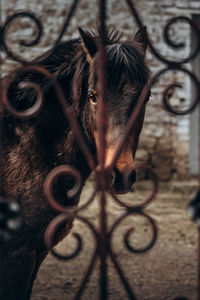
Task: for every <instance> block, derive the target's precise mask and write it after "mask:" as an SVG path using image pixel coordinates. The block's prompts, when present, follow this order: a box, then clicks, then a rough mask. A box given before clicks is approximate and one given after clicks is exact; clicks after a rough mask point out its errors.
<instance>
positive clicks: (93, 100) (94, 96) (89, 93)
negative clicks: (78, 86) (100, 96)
mask: <svg viewBox="0 0 200 300" xmlns="http://www.w3.org/2000/svg"><path fill="white" fill-rule="evenodd" d="M88 99H89V100H90V102H91V103H92V104H96V103H97V98H96V95H95V94H94V93H93V92H88Z"/></svg>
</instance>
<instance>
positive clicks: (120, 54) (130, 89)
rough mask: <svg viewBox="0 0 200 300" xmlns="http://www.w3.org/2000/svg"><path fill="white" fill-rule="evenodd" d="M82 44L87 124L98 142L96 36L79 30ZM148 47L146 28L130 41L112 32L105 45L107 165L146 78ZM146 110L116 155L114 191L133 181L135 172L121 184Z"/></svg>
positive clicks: (135, 145)
mask: <svg viewBox="0 0 200 300" xmlns="http://www.w3.org/2000/svg"><path fill="white" fill-rule="evenodd" d="M80 34H81V39H82V45H83V48H84V51H85V52H86V55H87V61H88V63H89V66H90V68H89V78H88V100H87V101H88V103H89V116H88V118H89V125H90V129H91V130H92V133H93V136H94V139H95V142H96V146H97V148H98V145H97V121H96V119H97V107H98V90H97V43H96V42H97V38H95V37H93V36H92V35H91V34H90V33H85V32H84V31H83V30H82V29H80ZM146 47H147V34H146V29H145V28H142V29H141V30H139V31H138V32H137V33H136V35H135V37H134V38H132V40H129V41H121V37H119V36H117V34H116V33H112V34H111V36H110V37H109V38H108V40H107V45H106V56H107V64H106V81H107V95H106V101H107V111H108V130H107V137H106V138H107V149H106V167H109V164H110V162H111V160H112V157H113V153H114V151H115V147H116V145H117V142H118V141H119V138H120V136H121V135H123V133H124V129H125V126H126V124H127V121H128V119H129V117H130V115H131V112H132V111H133V110H134V107H135V105H136V103H137V99H138V97H139V95H140V93H141V91H142V88H143V87H144V85H145V83H146V82H147V80H148V76H149V71H148V68H147V67H146V65H145V63H144V56H145V51H146ZM144 113H145V105H144V106H143V108H142V110H141V112H140V114H139V115H138V117H137V121H136V122H135V126H134V128H133V130H132V134H131V136H130V137H129V139H128V141H127V142H126V144H125V145H124V148H123V151H122V152H121V154H120V156H119V157H118V159H117V161H116V164H115V168H114V176H113V186H114V189H115V191H116V192H118V193H124V192H127V190H128V189H130V187H131V186H132V184H133V183H134V182H135V180H136V174H135V172H132V173H131V174H130V175H129V186H128V187H127V186H126V188H125V187H124V184H123V172H124V171H125V169H126V168H127V167H128V166H130V165H132V164H133V161H134V156H135V152H136V149H137V146H138V140H139V135H140V131H141V129H142V125H143V120H144Z"/></svg>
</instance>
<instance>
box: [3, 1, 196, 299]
mask: <svg viewBox="0 0 200 300" xmlns="http://www.w3.org/2000/svg"><path fill="white" fill-rule="evenodd" d="M125 2H126V3H127V6H128V7H129V10H130V12H131V14H132V16H133V18H134V20H135V21H136V23H137V25H138V27H140V28H142V27H143V26H144V24H143V22H142V21H141V18H140V16H139V15H138V13H137V9H136V7H135V6H134V3H133V1H132V0H125ZM78 4H79V1H78V0H74V1H73V3H72V5H71V9H70V11H69V14H68V16H67V17H66V20H65V23H64V25H63V27H62V30H61V31H60V34H59V37H58V38H57V41H56V43H55V44H54V45H53V47H52V49H51V50H50V51H49V52H48V53H47V54H44V55H42V56H41V57H38V58H37V59H36V60H35V61H34V64H33V63H27V62H26V61H25V60H23V59H22V58H20V57H18V56H17V55H16V54H15V53H14V52H13V51H12V50H11V49H10V48H9V47H8V46H7V43H6V32H7V29H8V27H9V26H10V24H11V23H12V22H13V20H15V19H16V18H18V17H24V16H25V17H28V18H30V19H31V20H32V21H33V22H35V24H36V26H37V27H38V35H37V37H36V38H35V40H34V41H32V42H31V43H24V45H25V46H27V47H31V46H33V45H35V44H37V43H38V42H39V40H40V37H41V33H42V24H41V23H40V21H39V20H38V19H37V17H36V16H35V15H34V14H31V13H28V12H18V13H15V14H14V15H12V16H11V17H9V18H8V19H7V21H6V22H5V23H4V24H3V25H2V26H1V28H0V43H1V48H2V49H3V51H5V52H6V54H7V55H8V56H9V57H10V58H11V59H13V60H14V61H16V62H19V63H22V64H23V67H22V69H21V70H24V71H29V70H36V71H38V72H41V73H42V74H44V75H45V76H47V77H48V78H49V79H50V80H51V81H52V83H53V85H54V87H55V89H56V92H57V94H58V99H59V101H60V105H61V106H62V109H63V113H64V114H65V116H66V118H67V120H68V122H70V124H71V126H72V128H73V132H74V136H76V137H77V140H78V142H79V146H80V148H81V149H82V151H83V153H84V155H85V158H86V159H87V161H88V165H89V166H90V168H91V172H93V173H94V176H95V189H94V191H93V193H92V195H91V196H90V198H89V199H88V201H87V203H85V204H84V205H82V206H80V207H78V208H76V209H74V208H73V209H71V208H66V207H64V206H62V205H60V204H59V203H57V202H56V199H54V196H53V193H52V186H53V184H54V182H55V181H56V179H57V178H58V177H60V176H63V175H65V174H70V175H71V176H72V177H73V178H74V186H73V188H72V189H71V190H70V191H69V193H70V195H71V196H74V195H76V194H77V193H79V191H80V188H81V183H82V178H81V176H80V173H79V172H78V171H77V170H76V169H74V168H72V167H70V166H67V165H62V166H58V167H56V168H55V169H53V170H52V171H51V172H50V173H49V174H48V176H47V178H46V179H45V183H44V193H45V195H46V197H47V199H48V200H49V202H50V204H51V205H52V207H53V208H54V209H56V210H57V211H58V212H59V215H58V216H57V217H56V218H55V219H53V221H51V223H50V224H49V226H48V228H47V230H46V233H45V241H46V245H47V247H48V248H49V249H51V248H52V245H53V241H54V237H55V234H56V232H57V230H58V228H59V227H60V226H61V225H63V224H64V223H65V222H66V220H67V218H68V217H69V215H71V214H76V218H78V219H79V220H80V221H81V222H83V223H84V224H86V225H87V226H88V228H89V229H90V230H91V232H92V234H93V236H94V239H95V251H94V253H93V254H92V256H91V258H90V262H89V265H88V268H87V270H86V272H85V275H84V277H83V279H82V282H81V283H80V286H79V288H78V291H77V293H76V295H75V296H74V299H80V298H81V296H82V294H83V291H84V289H85V286H86V284H87V282H88V281H89V279H90V275H91V273H92V271H93V268H94V265H95V262H96V260H97V259H99V260H100V299H107V298H108V284H107V283H108V269H107V261H108V258H110V259H111V261H112V263H113V265H114V267H115V270H116V272H117V273H118V275H119V278H120V280H121V282H122V284H123V287H124V289H125V290H126V293H127V296H128V298H129V299H136V296H135V293H134V287H132V286H130V284H129V283H128V281H127V279H126V275H125V274H124V272H123V270H122V268H121V266H120V264H119V263H118V261H117V259H116V257H115V253H114V249H113V247H112V237H113V233H114V231H115V230H116V228H117V227H118V226H120V224H121V222H122V221H123V220H124V219H126V218H127V217H128V216H130V215H139V216H142V217H144V218H146V220H147V221H148V223H149V226H150V227H151V230H152V238H151V241H149V242H148V244H147V245H146V246H144V247H142V248H135V247H133V246H132V245H131V244H130V241H129V238H130V235H131V233H132V231H133V228H130V229H129V230H128V231H127V232H126V234H125V236H124V245H125V247H126V248H127V249H128V250H129V251H131V252H133V253H135V254H139V253H144V252H146V251H148V250H149V249H151V248H152V247H153V246H154V244H155V243H156V239H157V226H156V224H155V221H154V220H153V218H152V217H151V216H150V215H149V214H148V213H146V211H145V207H146V206H147V205H148V204H149V203H150V202H151V201H152V200H153V198H154V196H155V194H156V192H157V189H158V180H157V177H156V175H155V174H154V172H153V171H152V170H151V169H150V168H149V167H146V166H139V167H137V166H131V167H130V169H129V171H127V173H126V174H125V175H124V180H125V182H126V181H127V180H128V178H129V174H130V172H131V171H132V170H145V171H146V172H147V173H148V176H149V178H150V179H151V181H152V183H153V188H152V191H151V192H150V194H149V195H148V196H147V197H146V199H144V200H143V201H142V203H140V204H138V205H130V204H126V203H124V202H123V201H121V200H120V199H119V198H118V197H117V196H116V195H115V193H114V192H113V193H112V197H113V199H114V200H115V201H116V203H117V204H118V205H119V206H122V207H123V208H124V209H125V212H124V213H123V214H121V215H119V217H118V218H117V219H116V220H115V221H114V223H113V224H112V225H111V227H108V225H107V217H108V211H107V195H106V193H105V190H106V185H107V178H108V176H111V173H112V169H113V167H114V164H115V162H116V160H117V158H118V157H119V155H120V152H121V151H122V148H123V145H124V144H125V142H126V140H127V138H128V137H129V135H130V133H131V131H132V128H133V126H134V124H135V122H136V119H137V116H138V114H139V112H140V110H141V108H142V106H143V103H144V101H145V99H146V97H147V95H148V93H149V90H150V89H151V87H152V86H153V85H154V84H155V83H156V82H157V81H158V79H159V78H160V76H162V75H163V74H165V73H166V72H167V71H169V70H173V71H174V70H176V71H180V72H182V73H183V74H184V75H187V76H189V77H190V79H191V81H192V82H193V85H194V87H195V90H196V95H195V99H194V100H193V101H192V102H191V105H190V107H189V108H187V109H186V110H184V111H183V110H179V109H175V108H174V107H173V105H172V104H171V96H172V94H173V91H174V89H176V88H181V86H180V84H178V83H173V84H171V85H170V86H168V87H167V88H166V89H165V91H164V92H163V104H164V106H165V109H166V110H167V111H169V112H171V113H172V114H174V115H185V114H189V113H190V112H192V111H193V110H194V109H195V108H196V106H197V104H198V100H199V97H200V83H199V80H198V79H197V77H196V76H195V75H194V74H193V73H192V72H191V71H190V70H188V69H187V68H185V63H188V62H190V61H191V60H193V59H194V58H195V57H196V56H197V54H198V53H199V51H200V39H199V36H200V31H199V28H198V27H197V26H196V25H195V24H194V23H193V22H192V21H191V19H189V18H187V17H185V16H180V17H175V18H172V19H171V20H170V21H169V22H168V23H167V25H166V27H165V30H164V38H165V40H166V42H167V43H168V45H170V46H171V47H173V48H180V47H182V46H183V45H182V44H177V43H176V44H175V43H174V42H173V41H172V40H171V39H170V35H169V32H170V28H171V25H173V24H174V23H176V22H177V21H184V22H186V23H188V24H189V25H190V26H191V30H192V31H193V32H194V34H195V36H196V40H197V43H196V46H195V49H194V50H193V52H192V53H191V54H190V55H189V56H188V57H187V58H185V59H179V60H177V61H171V60H168V59H167V58H166V57H164V56H162V55H161V54H160V53H158V51H157V50H156V49H155V47H154V46H153V44H152V42H151V39H150V38H149V39H148V45H149V48H150V50H151V52H152V53H153V55H154V56H155V57H156V58H157V59H158V60H159V61H161V62H163V63H164V65H165V67H164V68H163V69H162V70H160V71H159V72H158V73H157V74H155V75H154V76H153V77H152V78H151V79H150V81H149V82H148V84H147V85H146V86H145V88H144V89H143V91H142V93H141V95H140V96H139V99H138V101H137V105H136V107H135V108H134V111H133V112H132V114H131V116H130V118H129V121H128V123H127V126H126V130H125V132H124V134H123V136H122V137H121V138H120V140H119V142H118V144H117V145H116V148H115V155H114V157H113V160H112V163H111V167H110V168H109V170H108V169H106V168H105V164H104V163H105V149H106V140H105V131H106V127H107V118H106V115H107V111H106V101H105V99H106V81H105V78H106V76H105V65H106V58H105V41H106V36H107V29H106V1H105V0H100V1H99V24H100V25H99V34H100V38H101V43H100V44H99V45H98V53H99V59H98V85H99V97H100V101H99V105H98V130H99V132H98V139H99V145H100V147H99V149H100V151H99V153H98V164H99V167H98V168H96V166H95V163H94V158H93V157H92V155H91V153H90V151H89V149H88V147H87V145H86V144H85V141H84V140H83V138H82V137H81V134H80V129H79V127H78V123H77V121H76V119H75V118H74V116H72V114H71V109H70V105H69V104H67V102H66V99H65V97H64V95H63V93H62V90H61V89H60V87H59V85H58V83H57V82H56V79H55V78H54V76H53V75H52V74H50V73H49V72H48V71H47V70H46V69H44V68H42V67H39V66H38V65H39V62H40V60H42V59H44V58H45V57H47V56H48V55H50V53H52V52H53V51H54V50H55V48H56V46H57V45H58V43H59V42H60V40H61V38H62V36H63V34H64V32H65V31H66V30H67V28H68V26H69V23H70V21H71V18H72V16H73V14H74V13H75V10H76V8H77V6H78ZM10 84H11V79H8V78H7V79H4V80H2V81H1V89H2V105H4V106H5V107H6V109H7V110H9V111H10V112H11V113H12V114H13V115H15V116H18V117H22V118H24V117H26V118H27V117H31V116H32V115H33V114H35V113H36V112H37V111H38V110H39V109H40V108H41V105H42V95H41V94H40V92H39V90H37V87H36V86H34V88H35V89H36V91H37V92H38V98H37V101H36V103H35V104H34V106H33V107H31V108H29V109H28V110H26V111H23V112H19V111H15V110H14V108H13V107H11V105H10V103H9V101H8V99H7V90H8V87H9V85H10ZM96 194H98V197H99V203H100V210H99V226H98V228H95V226H94V225H93V224H92V223H91V222H90V221H89V220H88V219H87V218H85V217H83V216H81V214H80V212H81V211H82V210H83V209H85V208H86V207H87V206H89V205H90V204H91V202H92V201H93V200H94V197H95V195H96ZM5 201H6V199H3V200H2V203H1V205H0V210H1V211H2V212H1V213H3V214H5V215H4V217H6V218H9V213H11V212H12V209H14V210H16V207H15V202H13V207H14V208H13V207H12V206H10V207H9V208H8V210H9V211H11V212H9V211H6V212H5V207H4V203H5ZM199 203H200V189H199V190H198V191H197V193H196V195H195V197H194V199H193V200H192V201H191V203H190V205H189V207H188V211H189V213H190V215H191V216H192V218H193V220H194V221H195V222H196V223H197V225H198V226H199ZM13 218H15V219H16V220H18V221H19V222H18V223H16V230H17V229H18V227H19V225H20V222H21V221H20V220H21V219H20V212H19V211H18V210H17V211H16V213H15V214H14V215H13ZM0 226H1V223H0ZM198 228H199V227H198ZM198 230H199V229H198ZM12 234H14V232H12ZM0 236H1V242H2V243H3V242H4V240H7V239H9V238H12V236H11V233H10V232H9V231H8V229H7V228H6V227H5V226H4V223H2V229H1V232H0ZM199 237H200V230H199ZM75 238H76V239H77V245H78V246H77V249H76V250H75V252H74V253H73V254H72V255H69V256H61V255H60V254H58V253H57V252H56V251H55V250H52V252H53V253H54V255H55V256H56V257H58V258H60V259H64V260H69V259H72V258H75V257H76V256H77V255H78V253H79V252H80V251H81V249H82V240H81V237H80V236H79V235H78V234H75ZM198 263H199V271H198V299H200V238H199V258H198ZM176 299H178V298H176ZM179 299H183V298H179Z"/></svg>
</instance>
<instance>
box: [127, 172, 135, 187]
mask: <svg viewBox="0 0 200 300" xmlns="http://www.w3.org/2000/svg"><path fill="white" fill-rule="evenodd" d="M127 181H128V182H127V184H128V186H129V187H131V186H132V185H133V184H134V183H135V182H136V172H135V170H133V171H132V172H131V173H130V174H129V176H128V179H127Z"/></svg>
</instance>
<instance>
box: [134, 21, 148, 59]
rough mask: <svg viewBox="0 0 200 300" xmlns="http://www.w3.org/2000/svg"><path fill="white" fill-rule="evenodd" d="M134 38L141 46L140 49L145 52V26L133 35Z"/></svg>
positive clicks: (146, 37)
mask: <svg viewBox="0 0 200 300" xmlns="http://www.w3.org/2000/svg"><path fill="white" fill-rule="evenodd" d="M134 40H135V41H136V42H137V43H138V44H139V45H140V46H141V50H142V51H143V53H144V54H145V52H146V49H147V46H148V35H147V29H146V26H144V27H142V28H140V29H139V30H138V31H137V32H136V35H135V37H134Z"/></svg>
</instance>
